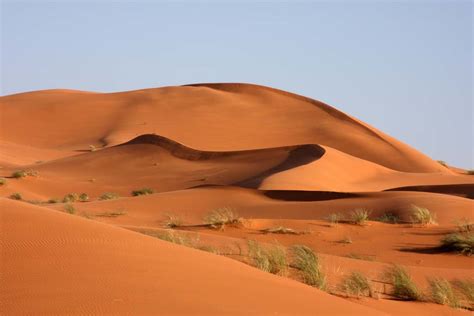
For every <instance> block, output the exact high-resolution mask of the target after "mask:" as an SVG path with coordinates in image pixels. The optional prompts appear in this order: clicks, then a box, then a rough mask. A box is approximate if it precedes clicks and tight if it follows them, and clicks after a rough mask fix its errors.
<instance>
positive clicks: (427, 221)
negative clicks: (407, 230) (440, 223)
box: [411, 205, 436, 226]
mask: <svg viewBox="0 0 474 316" xmlns="http://www.w3.org/2000/svg"><path fill="white" fill-rule="evenodd" d="M411 220H412V222H413V224H418V225H421V226H427V225H434V224H436V214H434V213H431V211H430V210H429V209H427V208H424V207H420V206H416V205H412V206H411Z"/></svg>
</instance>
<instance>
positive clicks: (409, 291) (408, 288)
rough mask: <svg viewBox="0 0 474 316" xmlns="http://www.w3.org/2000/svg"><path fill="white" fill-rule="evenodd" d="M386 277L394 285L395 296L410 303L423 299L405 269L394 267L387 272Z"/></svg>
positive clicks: (393, 292) (393, 293)
mask: <svg viewBox="0 0 474 316" xmlns="http://www.w3.org/2000/svg"><path fill="white" fill-rule="evenodd" d="M384 277H385V278H386V279H387V280H388V281H389V282H390V283H392V285H393V289H392V295H393V296H395V297H398V298H400V299H403V300H408V301H419V300H421V299H422V294H421V292H420V290H419V289H418V287H417V286H416V284H415V282H413V280H412V278H411V276H410V274H409V273H408V271H407V270H406V269H405V268H404V267H402V266H399V265H393V266H391V267H389V268H388V269H387V270H386V271H385V274H384Z"/></svg>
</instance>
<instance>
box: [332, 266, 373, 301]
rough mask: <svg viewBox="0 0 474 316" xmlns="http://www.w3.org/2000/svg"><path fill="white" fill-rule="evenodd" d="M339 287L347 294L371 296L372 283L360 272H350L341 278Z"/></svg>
mask: <svg viewBox="0 0 474 316" xmlns="http://www.w3.org/2000/svg"><path fill="white" fill-rule="evenodd" d="M340 289H341V290H342V291H343V292H345V293H346V295H347V296H350V295H353V296H356V297H359V296H370V297H373V290H372V285H371V284H370V281H369V279H368V278H367V277H366V276H365V275H364V274H362V273H361V272H352V273H351V274H349V275H348V276H346V277H345V278H343V280H342V283H341V285H340Z"/></svg>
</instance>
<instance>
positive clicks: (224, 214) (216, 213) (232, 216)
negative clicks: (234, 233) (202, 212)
mask: <svg viewBox="0 0 474 316" xmlns="http://www.w3.org/2000/svg"><path fill="white" fill-rule="evenodd" d="M242 222H243V219H242V218H241V217H239V215H238V214H237V213H236V212H235V211H234V210H233V209H231V208H229V207H221V208H217V209H214V210H212V211H211V212H209V213H208V214H207V215H206V216H205V217H204V223H205V224H206V225H209V226H210V227H212V228H220V229H223V228H224V227H225V226H226V225H232V226H236V225H240V224H242Z"/></svg>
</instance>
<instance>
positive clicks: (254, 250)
mask: <svg viewBox="0 0 474 316" xmlns="http://www.w3.org/2000/svg"><path fill="white" fill-rule="evenodd" d="M248 247H249V253H248V255H249V257H250V258H251V260H252V262H253V264H254V265H255V266H256V267H257V268H259V269H260V270H263V271H265V272H270V273H273V274H279V275H283V274H285V273H286V271H287V269H288V262H287V260H286V251H285V248H283V247H282V246H280V245H275V246H271V247H267V248H263V247H262V246H260V244H259V243H258V242H256V241H254V240H249V242H248Z"/></svg>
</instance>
